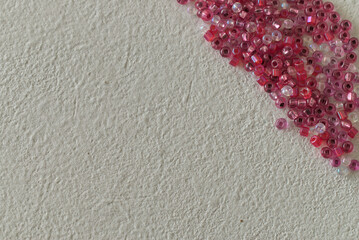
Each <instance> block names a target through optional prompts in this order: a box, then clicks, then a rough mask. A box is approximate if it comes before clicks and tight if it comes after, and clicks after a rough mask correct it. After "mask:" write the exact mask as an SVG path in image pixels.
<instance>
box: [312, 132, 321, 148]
mask: <svg viewBox="0 0 359 240" xmlns="http://www.w3.org/2000/svg"><path fill="white" fill-rule="evenodd" d="M310 143H311V144H312V145H313V146H314V147H320V145H321V144H322V139H321V138H320V137H318V136H316V135H314V136H313V137H311V138H310Z"/></svg>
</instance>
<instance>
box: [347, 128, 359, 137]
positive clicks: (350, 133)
mask: <svg viewBox="0 0 359 240" xmlns="http://www.w3.org/2000/svg"><path fill="white" fill-rule="evenodd" d="M357 134H358V130H357V129H356V128H355V127H351V128H350V129H349V130H348V136H349V137H351V138H354V137H355V136H356V135H357Z"/></svg>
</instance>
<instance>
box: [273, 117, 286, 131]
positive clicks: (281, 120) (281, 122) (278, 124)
mask: <svg viewBox="0 0 359 240" xmlns="http://www.w3.org/2000/svg"><path fill="white" fill-rule="evenodd" d="M275 126H276V128H278V129H279V130H281V129H286V128H287V127H288V122H287V120H285V119H284V118H279V119H277V121H276V122H275Z"/></svg>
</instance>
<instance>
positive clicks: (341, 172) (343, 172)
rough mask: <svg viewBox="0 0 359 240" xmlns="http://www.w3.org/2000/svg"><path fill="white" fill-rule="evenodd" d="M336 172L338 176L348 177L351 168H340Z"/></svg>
mask: <svg viewBox="0 0 359 240" xmlns="http://www.w3.org/2000/svg"><path fill="white" fill-rule="evenodd" d="M336 172H337V173H338V175H340V176H347V175H348V174H349V173H350V172H349V168H347V167H345V166H339V167H338V168H337V169H336Z"/></svg>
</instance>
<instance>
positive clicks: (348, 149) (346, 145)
mask: <svg viewBox="0 0 359 240" xmlns="http://www.w3.org/2000/svg"><path fill="white" fill-rule="evenodd" d="M353 149H354V146H353V143H351V142H349V141H346V142H343V144H342V150H343V152H345V153H350V152H352V151H353Z"/></svg>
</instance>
